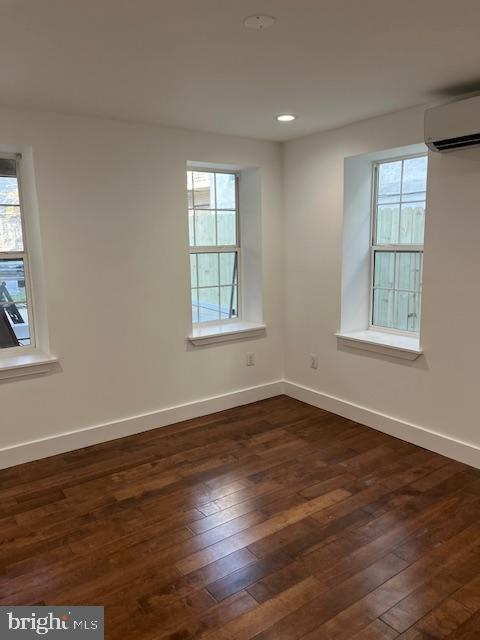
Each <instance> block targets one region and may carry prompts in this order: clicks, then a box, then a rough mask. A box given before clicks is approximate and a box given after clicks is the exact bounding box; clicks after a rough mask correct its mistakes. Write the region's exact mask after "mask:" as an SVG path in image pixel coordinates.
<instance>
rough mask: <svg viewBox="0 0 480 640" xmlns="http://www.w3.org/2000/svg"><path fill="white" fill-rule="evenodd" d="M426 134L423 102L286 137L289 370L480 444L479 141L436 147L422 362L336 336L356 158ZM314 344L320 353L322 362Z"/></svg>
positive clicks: (343, 396)
mask: <svg viewBox="0 0 480 640" xmlns="http://www.w3.org/2000/svg"><path fill="white" fill-rule="evenodd" d="M422 140H423V109H411V110H407V111H403V112H399V113H396V114H391V115H388V116H385V117H380V118H375V119H371V120H368V121H364V122H360V123H356V124H354V125H350V126H347V127H344V128H341V129H337V130H334V131H329V132H325V133H322V134H318V135H315V136H309V137H306V138H302V139H298V140H295V141H292V142H289V143H287V144H286V146H285V159H284V163H285V197H286V229H285V238H286V332H287V333H286V339H287V350H286V379H287V380H289V381H292V382H293V383H296V384H297V385H302V386H304V387H308V388H311V389H313V390H315V391H319V392H321V394H326V395H327V396H334V397H336V398H338V399H340V400H343V401H345V402H346V403H353V404H356V405H360V406H362V407H365V408H367V409H370V410H371V411H372V412H374V413H381V414H386V416H391V417H393V418H396V419H398V420H400V421H402V422H404V423H411V424H413V425H416V426H418V427H421V428H423V429H429V430H432V431H435V432H438V433H440V434H441V435H444V436H447V437H450V438H453V439H455V440H460V441H464V442H466V443H471V444H474V445H476V446H479V445H480V431H479V428H478V425H479V417H478V415H479V414H478V388H479V375H478V364H479V363H480V340H479V338H478V326H479V318H480V293H479V285H478V280H479V274H480V251H479V247H478V242H479V239H480V151H479V150H468V151H462V152H455V153H453V154H444V155H440V154H432V153H430V156H429V182H428V197H427V221H426V239H425V264H424V299H423V312H422V314H423V320H422V333H421V341H422V344H423V347H424V349H425V355H424V356H422V357H421V358H419V359H418V360H416V361H415V362H406V361H403V360H398V359H393V358H388V357H385V356H377V355H374V354H371V353H370V354H369V353H367V352H363V351H358V350H350V349H347V348H340V347H339V346H337V341H336V339H335V336H334V334H335V331H337V330H338V329H339V327H340V297H341V246H342V216H343V202H342V199H343V168H344V159H345V158H346V157H348V156H354V155H357V154H361V153H369V152H372V151H379V150H383V149H389V148H394V147H399V146H404V145H408V144H414V143H418V142H421V141H422ZM310 353H318V355H319V368H318V370H317V371H315V370H313V369H310V368H309V359H308V356H309V354H310ZM338 406H341V403H340V404H339V405H338ZM352 415H355V413H353V414H352ZM398 424H400V425H401V423H398ZM405 428H406V427H405ZM396 435H398V436H400V437H402V430H401V427H400V429H399V430H398V429H397V433H396ZM405 437H407V438H408V437H409V436H408V435H407V434H406V432H405ZM475 455H476V456H477V458H476V459H477V461H478V462H479V463H480V456H478V451H477V453H476V454H475Z"/></svg>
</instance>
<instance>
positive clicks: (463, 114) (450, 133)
mask: <svg viewBox="0 0 480 640" xmlns="http://www.w3.org/2000/svg"><path fill="white" fill-rule="evenodd" d="M425 144H426V145H427V146H428V147H429V148H430V149H431V150H432V151H454V150H455V149H465V148H467V147H476V146H479V145H480V96H476V97H474V98H468V99H466V100H458V101H457V102H450V103H449V104H444V105H443V106H441V107H433V108H432V109H427V110H426V111H425Z"/></svg>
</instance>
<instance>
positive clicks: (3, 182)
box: [0, 176, 20, 204]
mask: <svg viewBox="0 0 480 640" xmlns="http://www.w3.org/2000/svg"><path fill="white" fill-rule="evenodd" d="M0 204H20V200H19V197H18V182H17V178H12V177H9V176H0Z"/></svg>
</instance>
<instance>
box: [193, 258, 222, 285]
mask: <svg viewBox="0 0 480 640" xmlns="http://www.w3.org/2000/svg"><path fill="white" fill-rule="evenodd" d="M197 259H198V286H199V287H209V286H218V285H219V283H220V282H219V281H220V276H219V273H218V253H199V254H197Z"/></svg>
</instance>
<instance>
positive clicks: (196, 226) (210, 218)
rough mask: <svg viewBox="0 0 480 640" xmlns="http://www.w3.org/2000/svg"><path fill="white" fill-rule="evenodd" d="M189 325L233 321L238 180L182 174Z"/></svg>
mask: <svg viewBox="0 0 480 640" xmlns="http://www.w3.org/2000/svg"><path fill="white" fill-rule="evenodd" d="M187 190H188V222H189V237H190V274H191V276H190V277H191V295H192V322H193V323H194V324H197V323H201V322H211V321H216V322H218V321H220V320H228V319H231V318H237V317H238V315H239V314H238V300H239V277H238V273H239V261H240V242H239V230H238V177H237V174H235V173H231V172H230V173H227V172H223V171H216V170H215V171H213V170H198V171H187Z"/></svg>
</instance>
